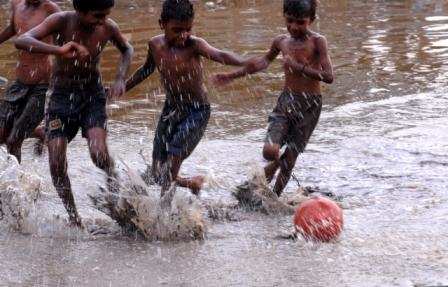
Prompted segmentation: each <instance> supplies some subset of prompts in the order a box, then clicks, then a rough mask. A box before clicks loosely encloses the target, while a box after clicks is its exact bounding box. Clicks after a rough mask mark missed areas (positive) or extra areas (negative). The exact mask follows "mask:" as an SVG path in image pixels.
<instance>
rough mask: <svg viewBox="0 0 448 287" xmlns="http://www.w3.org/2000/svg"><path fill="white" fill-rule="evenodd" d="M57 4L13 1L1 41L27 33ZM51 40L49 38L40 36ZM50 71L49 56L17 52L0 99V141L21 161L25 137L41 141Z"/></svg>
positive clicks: (24, 0)
mask: <svg viewBox="0 0 448 287" xmlns="http://www.w3.org/2000/svg"><path fill="white" fill-rule="evenodd" d="M59 11H60V9H59V7H58V6H57V5H56V4H55V3H53V2H51V1H49V0H13V1H12V2H11V20H10V22H9V25H8V26H7V27H6V28H5V29H4V30H3V31H2V32H1V33H0V44H2V43H3V42H5V41H7V40H8V39H10V38H12V37H13V36H15V35H17V36H20V35H22V34H23V33H26V32H28V31H29V30H30V29H32V28H34V27H36V26H37V25H39V24H40V23H42V22H43V21H44V20H45V18H47V17H48V16H50V15H51V14H53V13H56V12H59ZM43 41H44V42H46V43H50V42H51V37H46V38H45V39H43ZM50 74H51V60H50V57H49V55H42V54H40V55H38V54H32V53H30V52H29V51H19V54H18V62H17V66H16V80H15V81H14V82H13V83H12V84H11V85H10V86H9V87H8V89H7V90H6V92H5V97H4V99H3V100H1V101H0V144H6V146H7V149H8V152H9V153H10V154H12V155H14V156H15V157H16V158H17V160H18V161H19V162H20V161H21V159H22V156H21V150H22V143H23V141H24V140H25V139H26V138H28V137H36V138H38V139H39V140H40V141H43V139H44V134H43V132H42V129H36V130H35V128H36V127H37V126H38V125H39V124H40V122H42V120H43V118H44V108H45V94H46V92H47V89H48V83H49V81H50Z"/></svg>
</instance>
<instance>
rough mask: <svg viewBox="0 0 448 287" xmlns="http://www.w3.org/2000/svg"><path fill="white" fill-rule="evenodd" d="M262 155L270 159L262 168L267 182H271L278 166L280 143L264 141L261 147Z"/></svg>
mask: <svg viewBox="0 0 448 287" xmlns="http://www.w3.org/2000/svg"><path fill="white" fill-rule="evenodd" d="M263 157H264V158H265V159H266V160H268V161H270V163H269V164H267V165H266V166H265V168H264V174H265V176H266V180H267V182H271V181H272V179H273V178H274V176H275V173H276V172H277V170H278V168H279V167H280V145H278V144H269V143H266V144H265V145H264V148H263Z"/></svg>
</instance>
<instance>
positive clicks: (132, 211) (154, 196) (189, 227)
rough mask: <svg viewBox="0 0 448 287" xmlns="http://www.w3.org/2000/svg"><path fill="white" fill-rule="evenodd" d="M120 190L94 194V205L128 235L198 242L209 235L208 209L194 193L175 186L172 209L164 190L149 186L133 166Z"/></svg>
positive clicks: (124, 178) (124, 173)
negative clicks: (129, 233) (137, 234)
mask: <svg viewBox="0 0 448 287" xmlns="http://www.w3.org/2000/svg"><path fill="white" fill-rule="evenodd" d="M120 173H121V176H120V177H121V183H120V185H121V186H120V190H119V192H118V193H111V192H108V191H106V190H105V189H100V192H97V193H95V194H92V195H90V198H91V200H92V202H93V204H94V206H95V207H96V208H97V209H98V210H100V211H102V212H104V213H105V214H106V215H108V216H110V217H111V218H112V219H114V220H115V221H116V222H117V223H118V224H119V225H120V226H121V227H122V228H123V230H124V231H125V232H137V233H139V234H141V235H143V236H144V238H146V239H148V240H151V241H153V240H163V241H171V240H196V239H203V238H204V236H205V232H206V227H207V226H206V222H205V220H204V217H203V214H204V210H203V208H202V206H201V204H200V202H199V201H198V199H197V198H196V197H195V196H193V195H191V194H190V192H188V191H186V190H183V189H178V190H176V187H174V186H173V187H172V188H171V190H170V191H169V192H168V193H171V194H173V193H174V196H173V199H172V201H171V205H170V206H166V207H165V206H164V205H163V204H162V203H163V202H162V201H163V200H162V199H161V198H160V187H158V186H155V185H151V186H148V185H146V183H145V182H143V180H142V178H141V177H140V175H137V173H136V172H135V171H133V170H132V169H130V168H129V167H125V168H124V169H123V170H122V171H121V172H120Z"/></svg>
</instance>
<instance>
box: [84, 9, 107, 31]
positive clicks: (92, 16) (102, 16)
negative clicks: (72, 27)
mask: <svg viewBox="0 0 448 287" xmlns="http://www.w3.org/2000/svg"><path fill="white" fill-rule="evenodd" d="M111 10H112V8H108V9H104V10H95V11H88V12H79V18H80V19H81V23H82V24H83V25H85V26H87V27H95V26H99V25H104V24H105V23H106V20H107V16H109V14H110V12H111Z"/></svg>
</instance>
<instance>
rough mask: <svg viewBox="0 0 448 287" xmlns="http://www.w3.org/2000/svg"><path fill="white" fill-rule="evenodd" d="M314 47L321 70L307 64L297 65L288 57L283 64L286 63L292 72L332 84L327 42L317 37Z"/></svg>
mask: <svg viewBox="0 0 448 287" xmlns="http://www.w3.org/2000/svg"><path fill="white" fill-rule="evenodd" d="M316 45H317V53H318V55H319V65H320V67H321V70H316V69H314V68H312V67H309V66H308V64H304V63H298V62H297V61H295V60H294V59H292V58H291V57H289V56H287V57H286V58H285V63H287V64H288V65H289V66H290V67H291V68H292V69H293V70H294V71H296V72H299V73H302V74H303V75H304V76H306V77H308V78H311V79H314V80H318V81H322V82H325V83H327V84H331V83H333V80H334V77H333V66H332V64H331V60H330V55H329V54H328V49H327V40H326V39H325V38H324V37H319V38H318V39H317V43H316Z"/></svg>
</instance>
